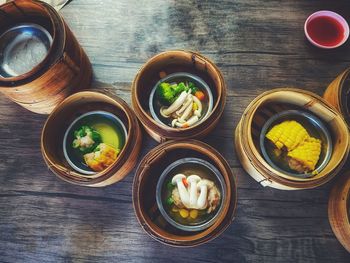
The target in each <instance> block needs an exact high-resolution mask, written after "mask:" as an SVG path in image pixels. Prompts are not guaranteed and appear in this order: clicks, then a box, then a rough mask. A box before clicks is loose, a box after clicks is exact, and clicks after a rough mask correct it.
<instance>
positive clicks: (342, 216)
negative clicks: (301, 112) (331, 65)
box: [323, 68, 350, 252]
mask: <svg viewBox="0 0 350 263" xmlns="http://www.w3.org/2000/svg"><path fill="white" fill-rule="evenodd" d="M349 73H350V68H349V69H347V70H345V71H344V72H343V73H341V74H340V75H339V76H338V77H337V78H336V79H335V80H334V81H333V82H332V83H331V84H330V85H329V86H328V88H327V90H326V91H325V93H324V95H323V97H324V98H325V99H326V100H327V101H328V102H329V103H330V104H332V105H333V106H334V107H335V108H336V109H337V110H338V111H339V112H340V113H341V114H342V115H343V117H344V119H345V121H346V123H347V125H348V127H350V108H349V107H350V100H349V99H350V98H349V91H350V77H349ZM349 198H350V174H349V173H348V172H344V174H343V175H341V178H339V179H338V181H337V182H336V184H335V185H334V187H333V189H332V192H331V194H330V197H329V203H328V217H329V222H330V224H331V227H332V229H333V232H334V234H335V235H336V237H337V239H338V240H339V242H340V243H341V244H342V245H343V246H344V248H345V249H346V250H347V251H349V252H350V212H349V208H350V203H349Z"/></svg>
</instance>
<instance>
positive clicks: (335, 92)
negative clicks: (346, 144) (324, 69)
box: [323, 68, 350, 127]
mask: <svg viewBox="0 0 350 263" xmlns="http://www.w3.org/2000/svg"><path fill="white" fill-rule="evenodd" d="M349 73H350V68H348V69H347V70H345V71H344V72H343V73H341V74H340V75H339V76H338V77H337V78H336V79H335V80H334V81H333V82H332V83H331V84H329V86H328V88H327V89H326V91H325V93H324V94H323V98H324V99H325V100H326V101H328V102H329V103H330V104H331V105H332V106H333V107H335V108H336V109H337V110H338V111H339V112H340V113H341V115H342V116H343V117H344V119H345V121H346V123H347V124H348V127H350V98H349V92H350V78H349Z"/></svg>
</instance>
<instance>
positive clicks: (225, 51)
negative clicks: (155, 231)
mask: <svg viewBox="0 0 350 263" xmlns="http://www.w3.org/2000/svg"><path fill="white" fill-rule="evenodd" d="M320 9H331V10H334V11H337V12H339V13H340V14H342V15H343V16H344V17H346V18H347V19H348V21H350V2H349V1H347V0H342V1H341V0H338V1H333V0H328V1H325V0H293V1H292V0H290V1H288V0H285V1H277V0H276V1H258V0H240V1H219V0H213V1H195V0H168V1H165V0H119V1H117V0H103V1H102V0H101V1H97V0H73V1H71V2H70V3H69V4H68V5H67V6H66V7H64V8H63V9H62V10H61V13H62V15H63V16H64V18H65V20H66V21H67V23H68V24H69V26H70V27H71V29H72V30H73V32H74V33H75V35H76V36H77V38H78V39H79V41H80V43H81V44H82V46H83V48H84V49H85V51H86V52H87V54H88V56H89V57H90V59H91V62H92V64H93V69H94V75H95V80H96V82H97V84H94V85H95V86H99V87H100V86H106V87H108V88H109V89H110V90H111V92H113V93H115V94H117V95H119V96H120V97H122V98H123V99H125V100H126V101H127V102H128V103H130V83H131V81H132V80H133V78H134V76H135V74H136V72H137V70H138V69H139V68H140V67H141V65H142V64H143V63H144V62H145V61H146V60H147V59H148V58H150V57H151V56H153V55H155V54H157V53H158V52H161V51H163V50H169V49H190V50H195V51H199V52H200V53H202V54H203V55H205V56H208V57H209V58H211V59H212V60H213V61H215V62H216V64H217V65H218V66H219V68H220V69H221V70H222V72H223V75H224V77H225V79H226V81H227V85H228V100H227V104H226V109H225V113H224V116H223V118H222V120H221V122H220V124H219V126H218V127H217V128H216V129H215V131H214V132H213V133H212V134H211V135H210V136H209V137H208V138H207V139H205V141H206V142H207V143H209V144H210V145H212V146H214V147H216V148H218V149H220V152H222V154H223V155H224V156H225V158H226V159H227V160H228V162H229V164H230V165H231V167H232V169H233V172H234V173H235V175H236V176H237V179H238V209H237V213H236V216H237V218H236V220H235V221H234V222H233V224H232V225H231V226H230V227H229V228H228V229H227V231H226V232H225V233H224V234H223V235H221V236H220V237H219V238H217V239H216V240H214V241H212V242H210V243H208V244H206V245H202V246H199V247H196V248H190V249H179V248H172V247H167V246H164V245H162V244H160V243H157V242H156V241H154V240H153V239H151V238H150V237H149V236H148V235H147V234H145V233H144V232H143V230H142V229H141V227H140V226H139V224H138V222H137V220H136V217H135V215H134V211H133V207H132V201H131V186H132V180H133V177H134V175H133V173H131V174H130V175H129V176H128V177H127V178H125V180H123V181H122V182H120V183H118V184H115V185H113V186H110V187H106V188H102V189H90V188H84V187H78V186H74V185H70V184H67V183H65V182H62V181H61V180H59V179H57V178H56V177H55V176H54V175H53V174H52V173H51V172H50V171H49V170H48V169H47V167H46V165H45V163H44V161H43V159H42V157H41V153H40V144H39V142H40V132H41V129H42V126H43V124H44V121H45V119H46V116H40V115H36V114H33V113H31V112H28V111H26V110H24V109H22V108H21V107H19V106H17V105H16V104H14V103H12V102H10V101H9V100H8V99H6V98H4V97H3V96H1V98H0V149H1V151H0V160H1V161H0V262H26V263H29V262H190V261H192V262H233V261H235V262H256V261H259V262H350V255H349V254H348V253H347V252H346V250H345V249H344V248H343V247H342V246H341V245H340V243H339V242H338V241H337V239H336V238H335V236H334V235H333V232H332V230H331V228H330V226H329V223H328V216H327V202H328V195H329V191H330V188H331V186H332V185H333V183H334V181H333V182H331V183H329V184H327V185H326V186H324V187H320V188H317V189H314V190H305V191H291V192H288V191H279V190H274V189H271V188H263V187H261V186H260V185H259V184H258V183H256V182H255V181H254V180H253V179H252V178H251V177H249V176H248V175H247V174H246V173H245V172H244V171H243V170H242V168H241V165H240V164H239V161H238V159H237V156H236V154H235V151H234V147H233V130H234V128H235V126H236V125H237V123H238V120H239V118H240V117H241V114H242V112H243V110H244V109H245V107H246V106H247V105H248V103H249V102H250V101H251V100H252V99H253V98H254V97H255V96H257V95H258V94H260V93H261V92H263V91H266V90H270V89H272V88H275V87H282V86H295V87H300V88H303V89H307V90H310V91H313V92H316V93H318V94H320V95H322V93H323V92H324V90H325V88H326V86H327V85H328V84H329V83H330V82H331V81H332V79H334V78H335V77H336V76H337V75H338V74H339V73H340V72H341V71H342V70H344V69H345V68H346V67H349V64H350V47H349V43H350V42H348V43H347V44H346V45H345V46H343V47H341V48H339V49H337V50H333V51H324V50H320V49H316V48H314V47H312V46H311V45H310V44H308V43H307V42H306V40H305V37H304V33H303V23H304V21H305V19H306V18H307V16H308V15H309V14H310V13H312V12H314V11H316V10H320ZM101 82H103V83H108V84H102V83H101ZM143 145H144V146H143V151H142V154H141V156H140V158H142V156H144V154H145V153H146V152H147V151H149V150H150V149H151V148H153V147H154V146H155V145H156V143H155V142H154V141H153V140H152V139H150V138H149V137H147V136H145V139H144V142H143Z"/></svg>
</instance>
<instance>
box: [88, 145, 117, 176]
mask: <svg viewBox="0 0 350 263" xmlns="http://www.w3.org/2000/svg"><path fill="white" fill-rule="evenodd" d="M118 154H119V149H117V150H116V149H114V148H113V147H111V146H109V145H108V144H105V143H100V144H99V145H98V146H97V147H96V149H95V151H94V152H92V153H87V154H85V155H84V160H85V163H86V164H87V165H88V166H89V167H90V168H91V169H92V170H94V171H95V172H101V171H103V170H104V169H106V168H107V167H108V166H110V165H111V164H112V163H113V162H114V161H115V160H116V159H117V156H118Z"/></svg>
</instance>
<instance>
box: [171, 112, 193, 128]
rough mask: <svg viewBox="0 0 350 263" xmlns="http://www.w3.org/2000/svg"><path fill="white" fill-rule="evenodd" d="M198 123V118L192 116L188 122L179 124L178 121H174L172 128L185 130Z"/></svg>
mask: <svg viewBox="0 0 350 263" xmlns="http://www.w3.org/2000/svg"><path fill="white" fill-rule="evenodd" d="M198 121H199V118H198V116H196V115H193V116H192V117H191V118H189V119H188V121H186V122H184V123H181V122H179V121H178V119H176V120H175V122H174V126H176V127H179V128H187V127H191V126H193V124H195V123H196V122H198Z"/></svg>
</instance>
